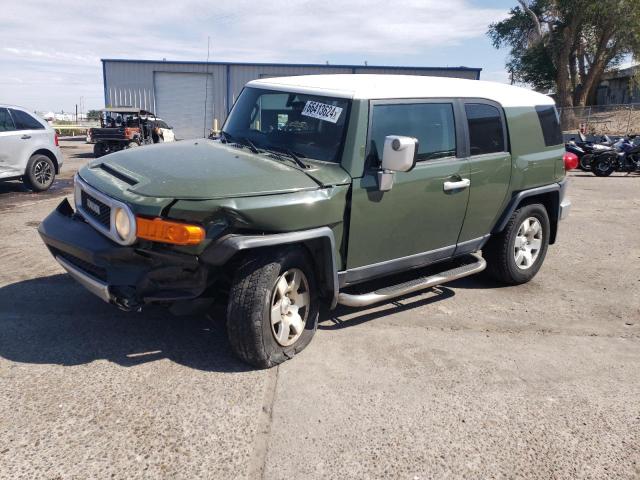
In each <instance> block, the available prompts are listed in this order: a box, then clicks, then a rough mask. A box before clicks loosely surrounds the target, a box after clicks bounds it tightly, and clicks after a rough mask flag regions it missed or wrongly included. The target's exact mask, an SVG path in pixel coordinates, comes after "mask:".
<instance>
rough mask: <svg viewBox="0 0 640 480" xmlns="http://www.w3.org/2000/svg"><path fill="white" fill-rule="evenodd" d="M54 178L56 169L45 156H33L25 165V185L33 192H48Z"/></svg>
mask: <svg viewBox="0 0 640 480" xmlns="http://www.w3.org/2000/svg"><path fill="white" fill-rule="evenodd" d="M55 178H56V168H55V165H54V164H53V161H52V160H51V159H50V158H49V157H47V156H46V155H40V154H38V155H33V156H32V157H31V158H30V159H29V162H28V163H27V170H26V172H25V175H24V178H23V180H24V183H25V185H26V186H27V187H28V188H30V189H31V190H33V191H34V192H43V191H45V190H48V189H49V187H51V185H52V184H53V181H54V180H55Z"/></svg>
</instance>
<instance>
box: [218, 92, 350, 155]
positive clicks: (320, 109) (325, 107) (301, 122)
mask: <svg viewBox="0 0 640 480" xmlns="http://www.w3.org/2000/svg"><path fill="white" fill-rule="evenodd" d="M349 104H350V101H349V100H347V99H344V98H332V97H322V96H319V95H304V94H300V93H291V92H282V91H275V90H263V89H258V88H245V89H244V90H243V91H242V93H241V94H240V97H239V98H238V101H237V102H236V104H235V105H234V107H233V110H232V111H231V113H230V114H229V118H228V119H227V121H226V123H225V125H224V127H223V133H225V134H227V135H228V136H229V137H231V138H232V139H234V140H237V139H248V140H250V142H251V143H253V144H254V145H255V146H256V147H257V148H261V149H273V150H284V151H290V152H293V153H294V154H295V155H297V156H299V157H302V158H309V159H315V160H324V161H327V162H339V161H340V158H339V157H340V153H341V147H342V142H343V140H344V133H345V125H346V124H347V116H348V107H349Z"/></svg>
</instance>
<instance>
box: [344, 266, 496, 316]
mask: <svg viewBox="0 0 640 480" xmlns="http://www.w3.org/2000/svg"><path fill="white" fill-rule="evenodd" d="M470 256H471V257H473V259H474V260H475V261H474V262H473V263H469V264H467V265H462V266H460V267H456V268H452V269H451V270H446V271H444V272H440V273H436V274H435V275H430V276H428V277H421V278H417V279H414V280H410V281H408V282H404V283H400V284H399V285H393V286H391V287H386V288H382V289H380V290H376V291H375V292H370V293H364V294H362V295H351V294H349V293H340V294H339V295H338V303H339V304H340V305H346V306H349V307H366V306H368V305H373V304H374V303H378V302H384V301H385V300H391V299H392V298H396V297H401V296H403V295H407V294H409V293H413V292H417V291H419V290H424V289H425V288H430V287H435V286H436V285H442V284H443V283H447V282H451V281H453V280H457V279H459V278H463V277H468V276H469V275H473V274H475V273H480V272H481V271H483V270H484V269H485V268H486V267H487V262H486V261H485V259H484V258H482V257H481V256H480V255H478V254H471V255H470Z"/></svg>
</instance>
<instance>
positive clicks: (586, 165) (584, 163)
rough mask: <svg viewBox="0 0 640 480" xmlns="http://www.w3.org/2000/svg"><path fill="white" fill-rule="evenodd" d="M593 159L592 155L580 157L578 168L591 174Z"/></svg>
mask: <svg viewBox="0 0 640 480" xmlns="http://www.w3.org/2000/svg"><path fill="white" fill-rule="evenodd" d="M592 159H593V155H590V154H587V155H582V157H580V163H579V164H578V166H579V167H580V170H582V171H583V172H590V171H591V160H592Z"/></svg>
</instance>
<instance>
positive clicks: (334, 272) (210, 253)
mask: <svg viewBox="0 0 640 480" xmlns="http://www.w3.org/2000/svg"><path fill="white" fill-rule="evenodd" d="M285 245H300V246H301V247H303V248H304V249H305V250H306V251H307V253H308V254H309V259H310V260H311V261H312V263H313V266H314V268H315V274H316V278H317V280H318V285H319V288H320V292H319V293H320V294H321V296H323V297H326V298H328V299H329V300H330V303H331V308H334V307H335V306H336V305H337V302H338V269H337V262H336V254H335V237H334V235H333V231H332V230H331V229H330V228H329V227H320V228H314V229H311V230H302V231H297V232H286V233H275V234H267V235H228V236H226V237H222V238H221V239H219V240H217V241H216V242H214V243H213V244H212V245H210V246H209V247H208V248H207V249H206V250H205V251H204V252H203V253H202V255H201V256H200V260H202V261H203V262H204V263H206V264H208V265H212V266H223V265H225V264H227V263H228V262H230V261H233V260H234V259H236V258H238V256H239V255H242V254H245V253H247V252H250V251H252V250H256V249H261V248H268V247H278V246H285Z"/></svg>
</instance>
